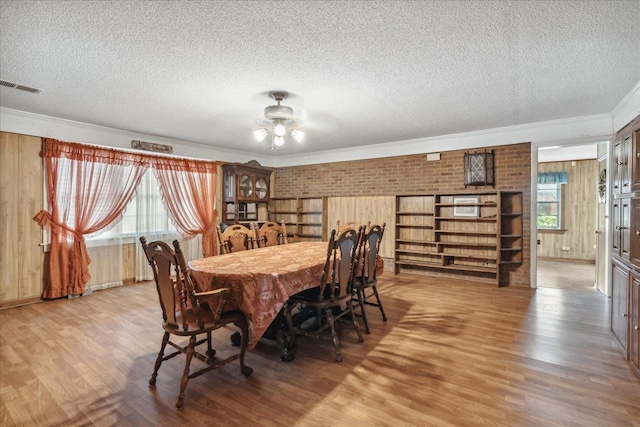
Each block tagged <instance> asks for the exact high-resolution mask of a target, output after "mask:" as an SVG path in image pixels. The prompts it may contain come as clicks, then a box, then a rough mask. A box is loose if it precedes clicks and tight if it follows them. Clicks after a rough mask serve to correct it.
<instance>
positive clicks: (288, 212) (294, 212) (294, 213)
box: [269, 211, 298, 215]
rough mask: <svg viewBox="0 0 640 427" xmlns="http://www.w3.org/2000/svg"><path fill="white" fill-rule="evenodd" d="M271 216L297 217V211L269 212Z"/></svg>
mask: <svg viewBox="0 0 640 427" xmlns="http://www.w3.org/2000/svg"><path fill="white" fill-rule="evenodd" d="M269 213H270V214H272V215H297V214H298V212H297V211H271V212H269Z"/></svg>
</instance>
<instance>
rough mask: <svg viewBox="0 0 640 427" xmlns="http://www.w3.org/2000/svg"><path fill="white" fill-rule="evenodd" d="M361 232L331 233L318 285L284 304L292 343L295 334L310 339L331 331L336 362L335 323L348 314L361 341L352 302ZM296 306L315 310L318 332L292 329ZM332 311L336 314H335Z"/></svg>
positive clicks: (337, 341) (338, 358)
mask: <svg viewBox="0 0 640 427" xmlns="http://www.w3.org/2000/svg"><path fill="white" fill-rule="evenodd" d="M361 232H362V228H360V229H359V230H358V231H354V230H346V231H344V232H343V233H341V234H340V235H339V236H338V237H337V238H336V231H335V230H332V231H331V236H330V238H329V243H328V246H327V258H326V260H325V264H324V270H323V273H322V279H321V280H320V286H317V287H314V288H311V289H308V290H306V291H303V292H300V293H298V294H295V295H292V296H291V297H289V300H288V301H287V304H286V305H285V318H286V319H287V325H288V327H289V331H290V332H291V337H292V340H293V338H294V336H295V334H296V332H299V333H301V334H302V335H306V336H311V337H313V338H323V337H324V335H323V334H322V332H324V331H325V330H326V329H330V330H331V338H332V340H333V346H334V348H335V353H336V361H338V362H342V354H341V353H340V341H339V340H338V334H337V332H336V327H335V322H336V321H337V320H339V319H341V318H342V317H343V316H345V315H347V314H351V318H352V321H353V326H354V328H355V330H356V332H357V334H358V342H362V341H364V339H363V337H362V332H361V331H360V325H359V323H358V319H357V318H356V315H355V312H354V309H353V303H352V300H351V296H352V289H351V286H352V283H353V273H354V261H355V256H356V252H357V250H358V243H359V241H360V234H361ZM297 306H305V307H306V308H307V309H310V310H314V309H315V310H316V312H317V313H318V329H316V330H314V331H296V330H294V327H293V318H292V312H293V310H294V309H295V308H296V307H297ZM343 306H346V309H342V307H343ZM334 310H335V311H336V313H334ZM323 315H324V316H326V324H324V325H323V324H322V322H321V319H322V317H323Z"/></svg>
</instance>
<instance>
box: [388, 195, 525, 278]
mask: <svg viewBox="0 0 640 427" xmlns="http://www.w3.org/2000/svg"><path fill="white" fill-rule="evenodd" d="M522 240H523V236H522V193H521V192H499V191H498V192H476V193H455V194H453V193H452V194H441V193H438V194H424V195H401V196H397V197H396V241H395V271H396V273H399V272H400V271H403V270H411V269H413V270H426V271H432V272H437V271H448V272H449V273H452V274H461V275H464V276H465V278H467V279H472V280H473V279H474V278H476V279H483V280H487V279H488V280H491V281H494V282H495V283H496V284H498V285H500V284H501V281H500V270H501V266H504V265H507V264H521V263H522Z"/></svg>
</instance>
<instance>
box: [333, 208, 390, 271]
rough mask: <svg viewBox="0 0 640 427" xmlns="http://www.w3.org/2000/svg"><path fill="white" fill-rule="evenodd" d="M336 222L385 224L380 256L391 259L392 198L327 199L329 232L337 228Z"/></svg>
mask: <svg viewBox="0 0 640 427" xmlns="http://www.w3.org/2000/svg"><path fill="white" fill-rule="evenodd" d="M338 220H340V222H341V223H343V224H344V223H345V222H349V221H358V222H360V223H362V224H366V223H367V222H368V221H371V225H375V224H378V225H382V223H383V222H384V223H386V227H385V230H384V236H383V237H382V244H381V246H380V255H381V256H382V257H383V258H389V259H393V255H394V254H393V248H394V245H395V243H394V241H395V197H394V196H368V197H329V209H328V212H327V222H328V227H327V228H328V229H329V230H333V229H335V228H337V223H338ZM390 268H391V269H393V268H392V267H390Z"/></svg>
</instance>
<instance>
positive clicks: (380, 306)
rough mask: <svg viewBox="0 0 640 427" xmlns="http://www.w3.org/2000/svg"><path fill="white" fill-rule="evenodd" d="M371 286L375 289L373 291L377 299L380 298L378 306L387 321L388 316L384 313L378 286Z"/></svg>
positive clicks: (383, 318)
mask: <svg viewBox="0 0 640 427" xmlns="http://www.w3.org/2000/svg"><path fill="white" fill-rule="evenodd" d="M371 288H372V289H373V293H374V294H375V296H376V300H378V308H379V309H380V313H381V314H382V320H383V321H385V322H386V321H387V316H386V315H385V314H384V309H383V308H382V301H380V297H379V296H378V288H377V287H376V285H373V286H372V287H371Z"/></svg>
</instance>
